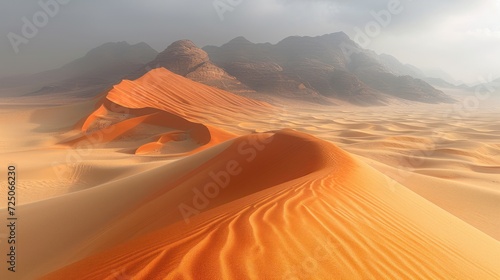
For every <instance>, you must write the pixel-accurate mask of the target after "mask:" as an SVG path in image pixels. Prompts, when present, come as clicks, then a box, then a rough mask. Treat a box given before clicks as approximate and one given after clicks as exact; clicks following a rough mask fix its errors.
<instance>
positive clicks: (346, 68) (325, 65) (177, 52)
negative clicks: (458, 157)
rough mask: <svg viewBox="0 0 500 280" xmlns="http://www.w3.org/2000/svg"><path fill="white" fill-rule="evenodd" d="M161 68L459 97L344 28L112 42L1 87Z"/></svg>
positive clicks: (235, 87)
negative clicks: (205, 42)
mask: <svg viewBox="0 0 500 280" xmlns="http://www.w3.org/2000/svg"><path fill="white" fill-rule="evenodd" d="M158 67H164V68H166V69H168V70H170V71H172V72H174V73H176V74H179V75H181V76H184V77H187V78H189V79H191V80H194V81H197V82H201V83H204V84H206V85H210V86H215V87H217V88H220V89H223V90H227V91H230V92H234V93H252V92H259V93H264V94H274V95H276V94H278V95H284V96H290V97H315V96H316V97H317V96H321V97H328V98H334V99H338V100H343V101H347V102H350V103H353V104H358V105H381V104H386V103H388V102H390V101H391V100H409V101H417V102H423V103H448V102H452V101H453V99H452V98H450V97H449V96H447V95H446V94H444V93H443V92H442V91H440V90H438V89H436V88H434V87H433V86H431V85H430V84H429V83H428V82H435V84H437V85H439V86H444V87H447V86H449V87H454V85H451V84H449V83H447V82H446V81H443V80H441V79H437V78H436V79H429V78H426V77H425V74H424V73H423V72H422V71H420V70H419V69H418V68H416V67H413V66H411V65H404V64H403V63H401V62H399V61H398V60H397V59H396V58H394V57H392V56H390V55H386V54H382V55H377V54H376V53H374V52H373V51H370V50H366V49H363V48H361V47H360V46H359V45H357V44H356V43H355V42H354V41H352V40H351V39H350V38H349V37H348V36H347V35H346V34H345V33H343V32H338V33H333V34H327V35H323V36H318V37H298V36H294V37H288V38H286V39H284V40H282V41H280V42H279V43H277V44H275V45H272V44H269V43H264V44H255V43H252V42H250V41H248V40H246V39H245V38H243V37H238V38H235V39H233V40H231V41H230V42H228V43H226V44H224V45H222V46H220V47H216V46H206V47H204V48H203V49H201V48H199V47H197V46H196V45H195V44H194V43H193V42H191V41H189V40H181V41H177V42H175V43H173V44H172V45H170V46H169V47H168V48H167V49H166V50H165V51H163V52H161V53H157V52H156V51H155V50H154V49H152V48H151V47H149V46H148V45H147V44H146V43H139V44H136V45H130V44H127V43H126V42H120V43H107V44H104V45H102V46H100V47H98V48H95V49H93V50H91V51H90V52H89V53H88V54H87V55H85V56H84V57H82V58H80V59H77V60H75V61H73V62H71V63H69V64H67V65H65V66H63V67H61V68H59V69H55V70H52V71H46V72H42V73H39V74H35V75H31V76H27V77H26V76H23V77H18V78H14V79H12V78H11V79H9V80H7V79H4V80H1V87H0V88H2V89H6V88H8V89H9V91H10V92H18V94H31V95H33V94H46V93H57V92H66V93H67V92H72V93H73V94H74V95H75V96H80V97H82V96H94V95H97V94H100V93H102V92H103V91H104V90H105V89H106V88H109V87H110V86H111V85H113V84H116V83H118V82H119V81H120V80H121V79H123V78H126V79H132V80H133V79H136V78H138V77H140V76H142V75H144V74H145V73H147V72H148V71H149V70H151V69H155V68H158ZM4 91H5V90H4Z"/></svg>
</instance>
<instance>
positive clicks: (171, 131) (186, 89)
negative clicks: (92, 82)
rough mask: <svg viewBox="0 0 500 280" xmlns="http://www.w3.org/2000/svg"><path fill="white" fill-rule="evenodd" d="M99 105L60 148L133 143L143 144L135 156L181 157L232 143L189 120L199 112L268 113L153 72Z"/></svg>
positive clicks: (262, 105)
mask: <svg viewBox="0 0 500 280" xmlns="http://www.w3.org/2000/svg"><path fill="white" fill-rule="evenodd" d="M98 104H99V105H100V106H99V107H98V109H97V110H96V111H94V112H93V113H92V114H91V115H90V116H89V117H88V118H87V119H86V120H85V121H83V124H82V125H81V130H82V132H83V134H84V135H81V136H77V137H72V139H67V140H66V141H64V142H63V143H64V144H66V145H72V146H79V145H85V143H86V141H87V139H89V138H90V139H94V140H95V139H97V140H96V141H94V142H98V143H100V144H104V143H108V146H109V145H112V144H113V143H111V142H115V144H116V142H117V141H121V142H124V141H125V142H131V141H134V142H133V145H137V143H138V142H139V143H140V142H142V145H140V146H139V147H136V150H135V153H136V154H141V155H146V154H175V155H180V154H183V153H187V152H194V151H199V149H198V148H200V147H201V146H205V145H207V144H209V143H210V144H211V145H213V144H217V143H219V142H220V141H225V140H227V139H229V138H230V137H231V134H230V133H227V132H225V131H223V130H220V129H217V128H215V127H211V128H208V127H207V126H205V125H203V124H201V123H195V122H191V121H189V120H188V119H191V120H193V119H197V118H196V116H199V115H204V116H206V115H207V114H206V113H208V112H203V111H202V110H203V109H204V108H206V110H211V111H213V112H217V111H221V110H222V111H229V112H231V111H232V112H234V111H236V110H238V111H243V112H246V113H247V114H255V113H256V112H254V109H256V111H258V110H259V109H261V110H262V108H270V107H271V106H270V105H268V104H266V103H263V102H258V101H254V100H251V99H248V98H244V97H240V96H236V95H233V94H231V93H229V92H225V91H222V90H218V89H215V88H211V87H208V86H205V85H202V84H198V83H196V82H192V81H190V80H188V79H186V78H184V77H181V76H178V75H176V74H174V73H172V72H170V71H168V70H166V69H164V68H159V69H155V70H152V71H151V72H150V73H147V74H146V75H144V76H143V77H141V78H139V79H138V80H136V81H123V82H122V83H121V84H119V85H118V86H116V87H115V88H114V89H113V90H111V91H110V92H109V93H108V94H107V96H106V97H105V98H104V99H103V100H101V101H100V102H99V103H98ZM196 109H198V110H200V109H201V111H194V110H196ZM226 114H227V113H226ZM212 134H217V137H212ZM125 146H126V147H128V148H133V147H130V145H128V146H127V145H125Z"/></svg>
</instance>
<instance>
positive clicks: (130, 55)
mask: <svg viewBox="0 0 500 280" xmlns="http://www.w3.org/2000/svg"><path fill="white" fill-rule="evenodd" d="M157 54H158V52H157V51H155V50H154V49H152V48H151V47H150V46H149V45H147V44H146V43H138V44H135V45H130V44H128V43H127V42H117V43H106V44H104V45H101V46H99V47H97V48H95V49H92V50H91V51H89V52H88V53H87V54H86V55H85V56H83V57H81V58H79V59H76V60H74V61H72V62H70V63H68V64H66V65H64V66H62V67H61V68H58V69H55V70H49V71H44V72H40V73H37V74H33V75H27V76H19V77H16V78H9V79H6V81H5V82H2V85H3V87H11V88H16V87H21V90H22V91H24V93H25V94H28V95H39V94H48V93H54V92H72V93H74V94H76V95H96V94H98V93H100V91H101V90H104V89H105V88H107V87H109V86H112V85H113V84H115V83H118V82H119V81H120V80H121V79H122V78H123V77H124V76H125V75H127V74H129V73H131V72H133V71H136V70H137V69H138V68H140V67H143V66H144V64H145V63H147V62H149V61H151V60H153V59H154V58H155V57H156V55H157Z"/></svg>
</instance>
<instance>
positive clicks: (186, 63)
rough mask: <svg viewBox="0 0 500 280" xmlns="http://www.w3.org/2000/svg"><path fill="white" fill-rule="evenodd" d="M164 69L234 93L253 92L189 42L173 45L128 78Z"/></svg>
mask: <svg viewBox="0 0 500 280" xmlns="http://www.w3.org/2000/svg"><path fill="white" fill-rule="evenodd" d="M159 67H163V68H166V69H168V70H170V71H172V72H174V73H176V74H178V75H181V76H184V77H186V78H189V79H191V80H194V81H197V82H200V83H204V84H206V85H209V86H213V87H217V88H220V89H223V90H227V91H232V92H252V91H253V90H251V89H250V88H248V87H247V86H245V85H244V84H242V83H241V82H240V81H238V79H236V78H235V77H233V76H231V75H229V74H228V73H227V72H226V71H224V70H223V69H222V68H220V67H218V66H216V65H215V64H213V63H212V62H211V61H210V58H209V57H208V54H207V53H206V52H205V51H204V50H202V49H200V48H198V47H197V46H196V45H195V44H194V43H193V42H191V41H189V40H180V41H176V42H174V43H172V44H171V45H170V46H169V47H168V48H167V49H166V50H165V51H163V52H161V53H160V54H158V56H157V57H156V58H155V59H154V60H152V61H151V62H149V63H148V64H147V65H146V66H145V67H143V68H141V69H139V70H138V71H136V72H134V73H133V74H132V75H130V76H129V77H128V78H130V79H136V78H139V77H141V76H142V75H144V74H146V73H147V72H148V71H149V70H151V69H155V68H159Z"/></svg>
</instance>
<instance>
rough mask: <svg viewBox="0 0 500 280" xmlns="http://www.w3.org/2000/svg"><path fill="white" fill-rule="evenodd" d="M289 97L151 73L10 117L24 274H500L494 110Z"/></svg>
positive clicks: (6, 140) (6, 144)
mask: <svg viewBox="0 0 500 280" xmlns="http://www.w3.org/2000/svg"><path fill="white" fill-rule="evenodd" d="M282 104H283V103H282ZM286 104H287V105H286V106H283V105H278V104H274V105H270V104H268V103H264V102H260V101H254V100H251V99H248V98H245V97H241V96H236V95H233V94H231V93H228V92H225V91H222V90H218V89H214V88H211V87H208V86H205V85H201V84H198V83H196V82H192V81H190V80H187V79H185V78H183V77H181V76H178V75H175V74H173V73H171V72H169V71H167V70H165V69H156V70H153V71H151V72H149V73H148V74H146V75H145V76H143V77H142V78H140V79H138V80H136V81H123V82H122V83H120V84H119V85H117V86H115V87H114V88H113V89H112V90H111V91H110V92H109V93H108V94H107V95H106V96H104V97H102V98H100V99H95V100H92V101H89V102H86V103H82V104H78V105H71V106H62V107H53V108H18V109H15V110H11V111H9V112H7V111H6V112H5V113H2V114H1V115H0V128H1V129H2V130H4V129H5V130H9V129H10V130H12V128H13V126H14V125H15V126H16V135H7V136H2V138H1V140H2V142H1V147H2V152H1V156H2V157H5V158H9V159H11V161H12V162H15V164H16V165H17V166H18V168H19V170H20V171H19V173H20V174H22V177H20V179H19V185H18V199H19V201H20V203H21V204H22V205H21V206H20V207H18V212H19V216H20V217H22V220H20V223H21V222H22V227H21V228H20V230H19V239H18V241H19V244H22V246H19V251H18V256H19V267H18V272H17V274H16V278H15V279H35V278H40V277H42V278H44V279H499V278H500V267H499V266H498V259H499V258H500V242H499V241H498V240H499V239H500V235H499V234H498V229H499V224H498V213H500V212H499V211H497V210H499V209H498V207H499V206H498V205H499V201H500V198H499V197H500V195H499V192H500V190H499V189H498V181H499V176H498V173H499V172H498V168H499V166H500V162H499V156H498V155H499V152H500V144H499V143H498V141H497V140H496V139H498V138H497V137H498V136H500V127H498V126H497V125H495V124H494V123H492V122H490V121H489V120H491V119H495V118H497V117H498V113H496V111H491V112H487V113H485V112H486V111H484V112H483V113H478V114H477V115H476V116H470V117H468V118H461V119H460V120H457V121H456V122H455V121H453V122H451V121H449V120H448V121H447V120H446V119H443V118H442V117H441V118H440V115H439V114H437V113H436V114H429V113H428V109H425V108H399V109H395V110H394V111H393V112H390V113H386V112H384V111H383V110H380V109H360V108H355V107H352V108H349V107H342V109H339V107H333V108H332V107H323V106H320V105H314V106H309V105H306V104H303V103H300V104H293V103H290V102H288V103H286ZM435 108H436V110H437V108H441V109H443V110H444V109H446V108H443V107H435ZM410 109H411V113H410ZM13 116H15V117H16V120H17V123H16V124H13V123H12V122H10V120H11V118H12V117H13ZM37 116H45V119H40V118H39V117H38V118H35V117H37ZM65 116H67V117H65ZM284 128H292V129H293V130H292V129H284ZM436 131H439V132H440V134H439V137H437V136H435V134H434V133H435V132H436ZM33 157H36V158H39V159H42V160H40V161H33V160H32V159H33ZM383 173H385V174H383ZM2 184H5V182H2ZM3 195H5V194H4V193H1V194H0V199H1V201H2V203H4V201H6V199H5V197H4V196H3ZM429 200H430V201H429ZM1 205H2V206H1V207H5V205H4V204H1ZM4 216H5V211H3V210H2V211H1V214H0V219H2V220H4V219H5V217H4ZM2 246H4V243H2ZM0 276H1V278H2V279H11V278H8V277H11V275H10V274H7V273H6V272H5V270H2V271H1V272H0ZM12 279H14V278H12Z"/></svg>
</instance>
